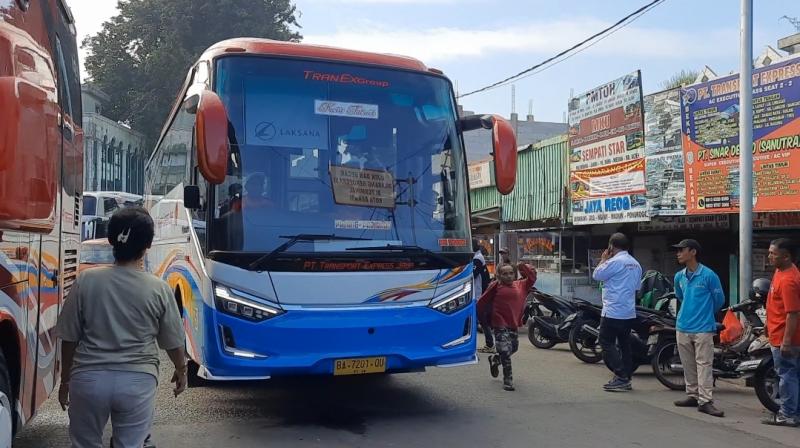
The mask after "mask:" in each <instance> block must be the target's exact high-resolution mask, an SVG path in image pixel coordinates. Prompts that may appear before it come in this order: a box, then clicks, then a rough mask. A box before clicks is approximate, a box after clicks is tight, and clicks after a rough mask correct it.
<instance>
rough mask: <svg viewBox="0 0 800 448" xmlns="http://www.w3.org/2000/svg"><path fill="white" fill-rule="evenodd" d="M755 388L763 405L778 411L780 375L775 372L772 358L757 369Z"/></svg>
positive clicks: (771, 410) (770, 409)
mask: <svg viewBox="0 0 800 448" xmlns="http://www.w3.org/2000/svg"><path fill="white" fill-rule="evenodd" d="M753 382H754V389H755V390H756V396H757V397H758V401H760V402H761V405H762V406H764V407H765V408H767V410H768V411H770V412H772V413H776V412H778V410H779V409H780V404H779V403H778V398H779V394H778V375H777V374H776V373H775V369H774V366H773V362H772V360H771V359H770V360H768V361H767V362H765V363H764V365H762V366H761V367H759V368H758V370H756V374H755V377H754V381H753Z"/></svg>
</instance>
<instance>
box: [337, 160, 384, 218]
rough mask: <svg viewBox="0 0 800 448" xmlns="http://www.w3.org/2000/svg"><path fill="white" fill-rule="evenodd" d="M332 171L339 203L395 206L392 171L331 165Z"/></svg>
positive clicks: (362, 205) (361, 205) (365, 205)
mask: <svg viewBox="0 0 800 448" xmlns="http://www.w3.org/2000/svg"><path fill="white" fill-rule="evenodd" d="M330 173H331V185H332V186H333V199H334V201H336V203H337V204H342V205H355V206H359V207H381V208H394V176H392V173H389V172H386V171H375V170H363V169H360V168H350V167H346V166H331V168H330Z"/></svg>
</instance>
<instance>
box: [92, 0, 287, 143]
mask: <svg viewBox="0 0 800 448" xmlns="http://www.w3.org/2000/svg"><path fill="white" fill-rule="evenodd" d="M118 7H119V14H118V15H116V16H115V17H112V18H111V19H110V20H109V21H107V22H105V23H104V24H103V29H102V30H101V31H100V32H99V33H97V34H96V35H94V36H90V37H87V38H86V39H85V40H84V41H83V47H84V48H86V49H87V50H88V57H87V58H86V70H87V72H88V74H89V77H90V82H93V83H94V84H95V85H97V86H98V87H99V88H101V89H102V90H103V91H105V92H106V93H107V94H108V95H109V96H110V97H111V101H110V103H109V104H108V105H107V107H106V108H105V109H104V115H107V116H109V117H110V118H112V119H114V120H119V121H123V122H127V123H129V124H130V125H131V127H133V128H134V129H136V130H138V131H141V132H143V133H144V134H145V135H146V136H147V138H148V144H149V145H150V146H151V147H152V146H153V145H154V144H155V142H156V140H157V138H158V135H159V133H160V132H161V127H162V125H163V123H164V120H165V119H166V117H167V115H168V113H169V110H170V108H171V106H172V103H173V101H174V100H175V96H176V95H177V93H178V90H179V89H180V87H181V85H182V83H183V80H184V78H185V76H186V73H187V71H188V70H189V68H190V67H191V65H192V64H193V63H194V62H195V60H196V59H197V58H198V57H199V56H200V54H202V52H203V51H204V50H205V49H206V48H208V47H209V46H211V45H212V44H214V43H215V42H218V41H221V40H224V39H229V38H232V37H243V36H247V37H262V38H268V39H275V40H284V41H299V40H300V39H301V38H302V36H301V35H300V34H299V33H298V32H297V31H295V30H296V29H297V28H299V27H300V25H299V24H298V22H297V17H298V16H299V15H300V13H299V11H297V10H296V7H295V6H294V5H293V4H292V2H291V0H120V2H119V5H118Z"/></svg>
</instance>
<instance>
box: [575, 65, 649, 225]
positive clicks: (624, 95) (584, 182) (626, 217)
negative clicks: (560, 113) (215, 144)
mask: <svg viewBox="0 0 800 448" xmlns="http://www.w3.org/2000/svg"><path fill="white" fill-rule="evenodd" d="M569 147H570V192H571V196H572V222H573V223H574V224H577V225H582V224H602V223H615V222H636V221H647V220H648V219H649V216H648V213H647V199H646V196H645V191H646V190H645V177H646V176H645V158H644V156H645V153H644V123H643V111H642V82H641V74H640V72H639V71H638V70H637V71H635V72H633V73H631V74H628V75H625V76H623V77H621V78H618V79H615V80H613V81H611V82H609V83H606V84H604V85H602V86H599V87H597V88H595V89H592V90H590V91H588V92H586V93H584V94H582V95H579V96H577V97H575V98H571V99H570V101H569Z"/></svg>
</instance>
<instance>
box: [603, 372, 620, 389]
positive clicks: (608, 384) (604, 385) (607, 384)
mask: <svg viewBox="0 0 800 448" xmlns="http://www.w3.org/2000/svg"><path fill="white" fill-rule="evenodd" d="M617 380H619V378H617V376H616V375H614V376H613V377H611V379H610V380H609V381H608V382H607V383H606V384H603V387H604V388H605V387H608V386H610V385H612V384H614V383H616V382H617Z"/></svg>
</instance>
